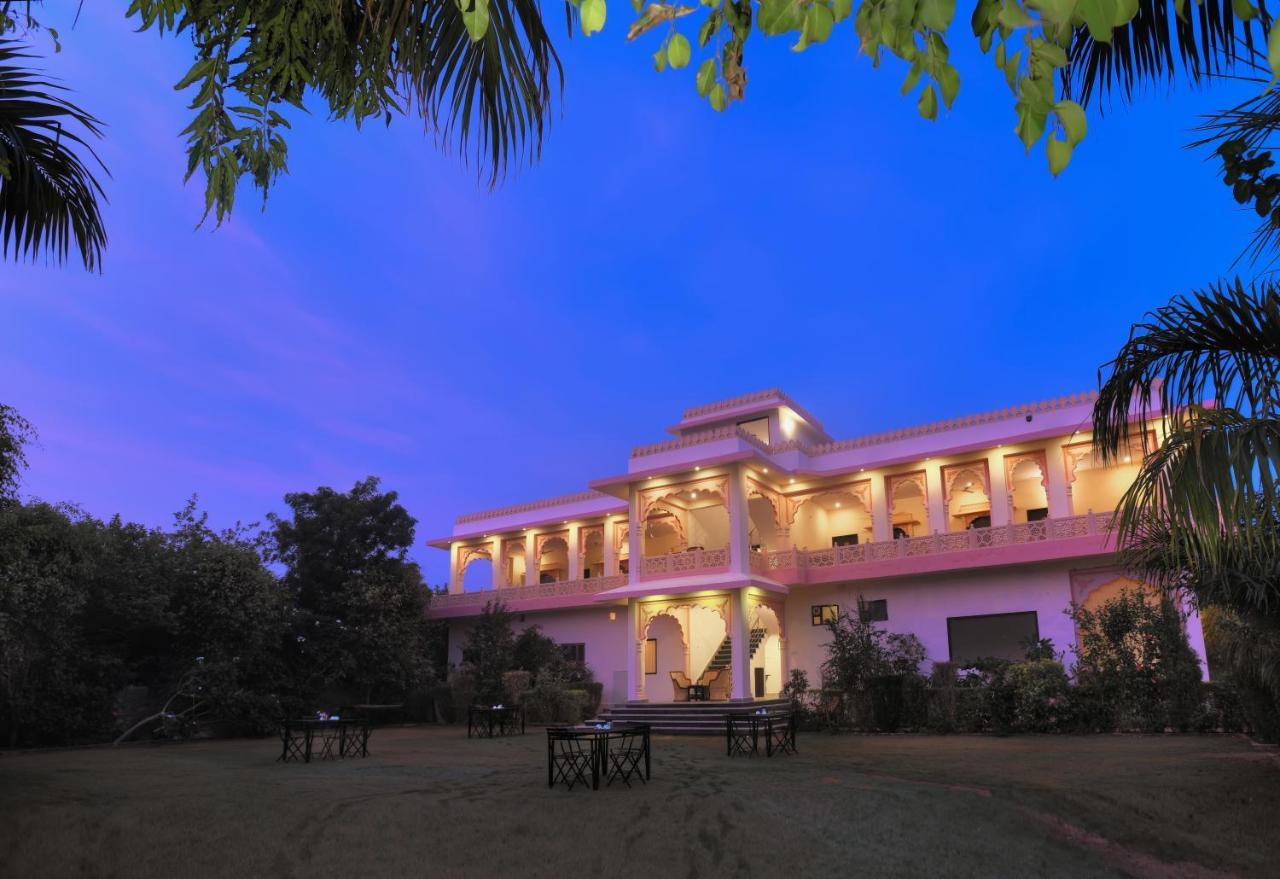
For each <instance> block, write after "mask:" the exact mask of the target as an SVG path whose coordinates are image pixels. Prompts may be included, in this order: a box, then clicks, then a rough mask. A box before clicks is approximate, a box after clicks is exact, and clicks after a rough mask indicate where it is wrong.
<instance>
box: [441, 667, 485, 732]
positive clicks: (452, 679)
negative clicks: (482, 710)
mask: <svg viewBox="0 0 1280 879" xmlns="http://www.w3.org/2000/svg"><path fill="white" fill-rule="evenodd" d="M448 686H449V704H450V709H451V712H452V714H451V719H452V721H453V722H454V723H460V722H461V721H462V720H464V719H465V718H466V716H467V711H468V710H469V709H470V708H471V706H472V705H474V704H475V702H476V699H477V698H478V695H479V694H478V693H477V692H476V681H475V678H473V677H472V676H471V674H470V673H468V672H465V671H455V672H453V673H452V674H451V675H449V684H448Z"/></svg>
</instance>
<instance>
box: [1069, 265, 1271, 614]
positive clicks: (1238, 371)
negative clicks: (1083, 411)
mask: <svg viewBox="0 0 1280 879" xmlns="http://www.w3.org/2000/svg"><path fill="white" fill-rule="evenodd" d="M1109 366H1110V370H1111V373H1110V376H1109V377H1108V378H1107V380H1106V381H1105V382H1104V383H1103V384H1102V388H1101V390H1100V392H1099V395H1098V400H1097V402H1096V403H1095V404H1094V411H1093V430H1094V442H1095V443H1096V444H1097V445H1098V446H1099V448H1100V450H1101V452H1102V455H1103V458H1104V460H1108V461H1110V460H1115V458H1116V457H1117V456H1118V455H1120V454H1123V450H1125V449H1127V447H1128V444H1129V440H1130V437H1131V436H1133V435H1134V434H1135V433H1137V434H1139V435H1140V436H1141V437H1143V441H1144V443H1145V437H1146V435H1147V428H1148V426H1149V425H1150V424H1151V423H1152V422H1156V421H1159V422H1161V423H1163V425H1164V428H1165V433H1166V435H1165V438H1164V440H1163V442H1162V443H1161V444H1160V446H1159V448H1156V449H1145V450H1144V451H1145V452H1146V454H1145V455H1144V462H1143V464H1142V466H1141V468H1140V469H1139V472H1138V475H1137V477H1136V479H1135V480H1134V482H1133V484H1132V485H1131V486H1130V488H1129V489H1128V491H1126V493H1125V494H1124V496H1123V497H1122V498H1121V501H1120V503H1119V505H1118V512H1119V517H1118V520H1117V526H1116V527H1117V530H1118V540H1119V544H1120V545H1121V546H1122V547H1125V548H1126V550H1127V551H1129V552H1130V553H1131V554H1133V559H1132V561H1133V562H1134V563H1135V564H1139V565H1140V563H1141V561H1142V553H1143V552H1144V551H1150V550H1151V548H1152V547H1162V550H1161V551H1162V552H1163V553H1164V556H1163V558H1164V560H1165V561H1166V562H1167V563H1168V566H1169V568H1170V569H1171V570H1175V571H1176V570H1184V571H1188V572H1192V573H1197V574H1203V573H1204V572H1206V571H1209V572H1214V571H1229V570H1232V569H1233V566H1235V567H1240V566H1242V565H1245V564H1246V563H1249V562H1250V560H1256V559H1262V560H1268V559H1270V560H1274V559H1276V558H1280V527H1276V524H1275V522H1276V514H1275V513H1276V511H1277V510H1280V491H1278V490H1277V483H1278V481H1280V293H1278V292H1277V289H1276V288H1275V287H1273V286H1269V285H1266V286H1261V287H1258V286H1252V287H1249V288H1246V287H1244V286H1243V285H1242V284H1241V283H1240V282H1239V281H1236V282H1234V283H1231V284H1223V285H1216V286H1211V287H1210V288H1209V289H1208V291H1207V292H1204V293H1195V294H1194V295H1193V296H1192V297H1190V298H1188V297H1185V296H1179V297H1177V298H1175V299H1174V300H1173V301H1172V302H1171V303H1170V304H1169V305H1167V306H1165V307H1164V308H1161V309H1159V310H1157V311H1156V312H1154V313H1152V314H1151V315H1148V319H1147V320H1146V321H1145V322H1143V323H1140V324H1138V325H1136V326H1135V327H1134V328H1133V330H1132V331H1131V332H1130V336H1129V341H1128V342H1127V343H1126V344H1125V345H1124V347H1123V348H1122V349H1121V351H1120V353H1119V354H1118V355H1117V357H1116V359H1115V360H1114V361H1112V363H1111V364H1109ZM1153 529H1154V531H1153ZM1153 534H1154V535H1155V537H1154V538H1153V537H1152V535H1153ZM1144 547H1145V548H1146V549H1145V550H1144V549H1143V548H1144ZM1270 563H1272V562H1268V564H1270ZM1264 580H1265V578H1262V579H1259V580H1258V582H1257V583H1255V584H1254V591H1253V599H1254V600H1255V601H1256V602H1261V601H1263V600H1264V599H1265V598H1266V595H1267V594H1268V593H1267V592H1266V589H1267V588H1274V587H1267V586H1265V584H1264V582H1263V581H1264Z"/></svg>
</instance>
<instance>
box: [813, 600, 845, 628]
mask: <svg viewBox="0 0 1280 879" xmlns="http://www.w3.org/2000/svg"><path fill="white" fill-rule="evenodd" d="M809 612H810V613H811V614H812V615H813V624H814V625H815V626H822V625H826V624H827V623H834V622H835V621H836V620H838V619H840V605H838V604H815V605H813V606H812V607H810V608H809Z"/></svg>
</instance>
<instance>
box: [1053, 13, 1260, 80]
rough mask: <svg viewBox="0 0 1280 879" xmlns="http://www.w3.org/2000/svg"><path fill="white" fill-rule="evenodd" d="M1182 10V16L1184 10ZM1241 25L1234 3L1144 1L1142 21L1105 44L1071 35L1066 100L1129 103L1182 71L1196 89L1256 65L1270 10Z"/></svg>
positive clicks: (1082, 31) (1083, 33)
mask: <svg viewBox="0 0 1280 879" xmlns="http://www.w3.org/2000/svg"><path fill="white" fill-rule="evenodd" d="M1179 5H1181V7H1182V10H1181V14H1179V12H1178V6H1179ZM1258 6H1259V10H1260V11H1259V14H1258V16H1257V18H1255V19H1253V20H1252V21H1241V20H1240V18H1239V17H1238V16H1237V15H1236V14H1235V9H1234V7H1233V3H1232V0H1195V2H1188V0H1181V2H1179V0H1173V2H1171V0H1139V3H1138V14H1137V15H1136V16H1135V17H1134V18H1133V20H1132V21H1130V22H1129V23H1128V24H1126V25H1124V26H1123V27H1119V28H1116V29H1115V30H1114V31H1113V32H1112V38H1111V42H1110V43H1100V42H1098V41H1097V40H1095V39H1093V38H1092V37H1091V36H1090V35H1089V31H1088V29H1087V28H1085V27H1081V28H1078V29H1077V30H1076V31H1075V33H1073V34H1072V38H1071V46H1070V49H1069V51H1068V53H1067V57H1068V64H1067V66H1066V67H1064V68H1063V69H1062V71H1061V79H1062V88H1063V92H1064V94H1065V95H1066V96H1067V97H1070V98H1074V99H1075V100H1077V101H1079V102H1080V103H1082V104H1086V105H1087V104H1088V103H1089V102H1090V101H1091V100H1092V99H1093V98H1095V97H1097V98H1103V97H1106V96H1108V95H1110V94H1112V93H1117V94H1119V96H1120V97H1121V98H1122V99H1123V100H1126V101H1127V100H1131V99H1132V98H1133V97H1134V96H1135V95H1136V94H1137V93H1138V92H1139V91H1140V90H1141V88H1142V87H1143V86H1147V85H1155V84H1157V83H1160V82H1170V81H1172V80H1173V79H1174V77H1175V76H1176V75H1177V73H1178V71H1179V70H1181V71H1182V72H1183V73H1184V74H1186V75H1187V76H1188V77H1189V78H1190V79H1191V81H1192V82H1199V81H1200V80H1202V79H1203V78H1205V77H1207V76H1213V75H1215V74H1220V73H1224V72H1227V71H1230V70H1232V69H1234V68H1235V66H1236V65H1237V64H1239V63H1241V62H1249V61H1250V60H1252V59H1256V58H1257V57H1258V54H1259V50H1260V47H1261V46H1262V45H1263V44H1264V41H1263V40H1262V37H1263V36H1264V35H1265V34H1266V32H1267V30H1268V28H1269V27H1270V21H1271V19H1270V16H1269V15H1268V13H1267V10H1266V6H1265V5H1264V4H1263V3H1261V2H1259V4H1258Z"/></svg>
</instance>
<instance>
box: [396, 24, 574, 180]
mask: <svg viewBox="0 0 1280 879" xmlns="http://www.w3.org/2000/svg"><path fill="white" fill-rule="evenodd" d="M425 13H426V14H425V17H424V18H423V20H422V29H421V33H420V38H419V39H418V40H417V41H416V42H415V43H414V44H413V51H414V52H415V53H416V56H415V57H414V59H413V63H412V65H411V66H410V79H411V82H412V87H413V95H414V98H415V100H417V101H418V103H419V105H420V106H421V107H422V108H423V111H424V112H423V115H424V117H425V119H426V120H427V122H428V124H429V125H431V126H432V127H433V128H434V129H435V130H436V132H437V133H438V134H439V135H440V137H441V138H442V140H443V142H445V143H446V144H447V143H449V142H454V143H457V144H458V145H459V148H460V152H462V154H463V155H464V156H467V155H468V154H470V158H472V159H473V160H474V161H475V163H476V167H477V170H478V171H480V172H481V173H482V174H485V173H486V172H487V176H488V182H489V185H491V186H492V185H494V184H496V183H497V182H498V180H499V179H500V178H501V177H502V176H503V175H504V173H505V172H506V169H507V168H508V167H509V166H510V165H511V164H512V163H513V162H522V161H524V160H526V159H527V160H529V161H533V160H536V159H537V158H538V156H539V155H540V154H541V151H542V140H543V136H544V134H545V132H546V129H547V126H548V124H549V122H550V116H551V105H552V100H553V97H554V94H555V92H554V91H553V86H552V83H553V80H554V81H556V83H557V88H558V89H559V90H563V88H564V72H563V69H562V68H561V65H560V58H559V56H558V55H557V54H556V51H555V47H554V46H553V45H552V43H551V37H550V34H549V33H548V32H547V30H546V27H545V25H544V23H543V20H542V10H541V8H540V7H539V4H538V3H537V2H536V0H490V2H489V28H488V31H487V32H486V33H485V35H484V37H483V38H482V39H480V40H479V41H478V42H472V41H471V39H470V37H469V36H468V34H467V29H466V27H465V25H464V24H463V18H462V12H461V10H460V8H459V7H458V5H457V4H456V3H452V2H428V3H426V4H425Z"/></svg>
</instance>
